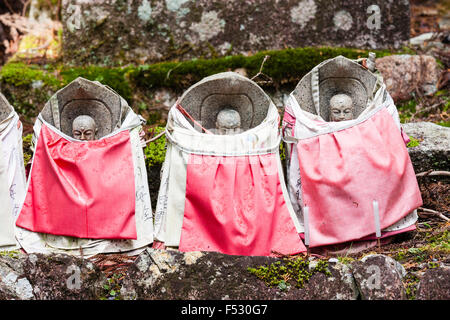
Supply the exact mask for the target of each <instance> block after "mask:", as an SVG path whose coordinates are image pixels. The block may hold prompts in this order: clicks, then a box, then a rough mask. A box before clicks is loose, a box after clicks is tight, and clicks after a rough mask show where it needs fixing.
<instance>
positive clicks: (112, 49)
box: [61, 0, 410, 65]
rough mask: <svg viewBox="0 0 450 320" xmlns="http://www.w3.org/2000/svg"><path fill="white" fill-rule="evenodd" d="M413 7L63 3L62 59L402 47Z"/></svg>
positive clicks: (158, 0) (272, 0) (144, 59)
mask: <svg viewBox="0 0 450 320" xmlns="http://www.w3.org/2000/svg"><path fill="white" fill-rule="evenodd" d="M409 7H410V5H409V1H406V0H401V1H383V0H358V1H348V0H335V1H328V0H301V1H279V0H252V1H241V0H239V1H238V0H197V1H192V0H151V1H150V0H134V1H113V0H65V1H63V2H62V8H61V16H62V19H61V20H62V24H63V50H64V52H65V54H64V58H65V59H66V61H67V62H69V63H73V64H78V65H80V64H83V63H93V64H104V65H109V64H113V63H118V62H119V63H122V64H127V63H153V62H157V61H170V60H188V59H192V58H198V57H205V58H210V57H214V56H227V55H230V54H233V55H235V54H248V53H251V52H257V51H261V50H277V49H281V48H286V47H291V48H296V47H304V46H341V47H355V48H372V49H380V48H390V47H395V48H401V47H402V45H403V44H405V43H406V42H407V41H408V40H409V37H410V12H409V11H410V10H409V9H410V8H409ZM243 17H245V18H243ZM130 22H132V23H130ZM119 33H120V36H117V35H118V34H119Z"/></svg>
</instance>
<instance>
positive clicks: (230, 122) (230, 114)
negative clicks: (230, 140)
mask: <svg viewBox="0 0 450 320" xmlns="http://www.w3.org/2000/svg"><path fill="white" fill-rule="evenodd" d="M216 129H217V130H216V132H217V134H221V135H232V134H236V133H239V132H241V130H240V129H241V116H240V115H239V112H237V111H236V110H234V109H230V108H225V109H223V110H221V111H220V112H219V114H218V115H217V119H216Z"/></svg>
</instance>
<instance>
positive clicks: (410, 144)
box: [406, 137, 420, 148]
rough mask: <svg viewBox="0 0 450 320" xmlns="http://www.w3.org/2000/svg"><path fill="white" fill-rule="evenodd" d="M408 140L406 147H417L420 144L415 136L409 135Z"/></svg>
mask: <svg viewBox="0 0 450 320" xmlns="http://www.w3.org/2000/svg"><path fill="white" fill-rule="evenodd" d="M409 140H410V141H409V142H408V144H407V145H406V146H407V147H408V148H414V147H417V146H419V145H420V141H419V140H417V139H416V138H414V137H409Z"/></svg>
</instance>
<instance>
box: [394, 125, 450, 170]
mask: <svg viewBox="0 0 450 320" xmlns="http://www.w3.org/2000/svg"><path fill="white" fill-rule="evenodd" d="M402 128H403V131H404V132H405V133H406V134H407V135H408V136H410V137H414V138H415V139H417V140H419V145H418V146H415V147H410V148H408V152H409V155H410V157H411V161H412V163H413V165H414V170H415V171H416V173H419V172H425V171H428V170H430V169H434V170H448V168H449V167H450V161H449V159H450V148H449V146H450V128H448V127H443V126H439V125H437V124H434V123H431V122H412V123H404V124H402Z"/></svg>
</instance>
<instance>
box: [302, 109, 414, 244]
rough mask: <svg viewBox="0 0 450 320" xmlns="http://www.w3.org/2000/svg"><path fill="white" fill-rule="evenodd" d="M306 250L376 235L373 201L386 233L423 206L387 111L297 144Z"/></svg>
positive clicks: (406, 153)
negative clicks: (307, 236) (305, 216)
mask: <svg viewBox="0 0 450 320" xmlns="http://www.w3.org/2000/svg"><path fill="white" fill-rule="evenodd" d="M297 148H298V161H299V168H300V175H301V179H302V194H303V202H304V206H307V207H308V208H309V216H310V223H309V226H305V227H308V228H309V231H310V246H311V247H316V246H322V245H329V244H337V243H342V242H346V241H352V240H357V239H361V238H363V237H366V236H369V235H372V234H374V233H375V232H376V228H375V221H374V209H373V201H374V200H375V201H377V202H378V206H379V217H380V227H381V229H384V228H386V227H389V226H391V225H393V224H394V223H395V222H397V221H398V220H400V219H401V218H403V217H405V216H406V215H407V214H409V213H410V212H411V211H413V210H414V209H416V208H417V207H419V206H420V205H422V198H421V195H420V190H419V187H418V184H417V180H416V176H415V173H414V170H413V167H412V163H411V160H410V158H409V155H408V151H407V149H406V147H405V144H404V141H403V139H402V135H401V134H400V132H399V130H398V128H397V127H396V125H395V123H394V121H393V120H392V117H391V116H390V115H389V113H388V111H387V110H386V109H382V110H380V111H379V112H377V113H376V114H375V115H373V116H372V117H370V118H369V119H367V120H366V121H364V122H362V123H359V124H357V125H355V126H353V127H350V128H347V129H344V130H341V131H337V132H332V133H328V134H322V135H319V136H316V137H312V138H308V139H301V140H299V142H298V144H297Z"/></svg>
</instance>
